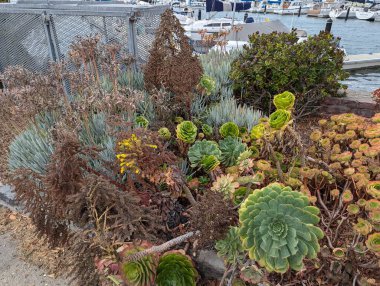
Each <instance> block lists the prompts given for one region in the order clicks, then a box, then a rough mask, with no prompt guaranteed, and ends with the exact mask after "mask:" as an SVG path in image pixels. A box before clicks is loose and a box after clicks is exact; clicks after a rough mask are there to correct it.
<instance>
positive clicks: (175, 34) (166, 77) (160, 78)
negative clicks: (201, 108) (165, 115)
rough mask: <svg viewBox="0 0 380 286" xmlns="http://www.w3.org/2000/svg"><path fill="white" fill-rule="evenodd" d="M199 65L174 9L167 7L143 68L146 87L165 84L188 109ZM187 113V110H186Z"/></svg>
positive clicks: (165, 87) (198, 72) (197, 76)
mask: <svg viewBox="0 0 380 286" xmlns="http://www.w3.org/2000/svg"><path fill="white" fill-rule="evenodd" d="M202 73H203V71H202V67H201V64H200V62H199V60H198V58H197V57H195V56H194V55H193V51H192V48H191V46H190V44H189V39H188V38H187V37H186V36H185V34H184V29H183V28H182V26H181V25H180V23H179V21H178V19H177V18H176V17H175V16H174V14H173V12H172V11H170V10H166V11H165V12H164V13H163V14H162V15H161V23H160V26H159V28H158V30H157V32H156V38H155V40H154V42H153V47H152V49H151V51H150V56H149V60H148V62H147V64H146V67H145V70H144V80H145V85H146V88H147V89H148V90H152V89H158V90H159V89H161V88H164V89H166V90H167V91H170V92H172V93H173V94H174V95H175V96H176V99H177V100H178V102H181V103H183V104H185V106H187V108H188V110H187V111H188V112H189V110H190V104H191V99H192V96H191V94H192V91H193V89H194V88H195V87H196V85H197V84H198V83H199V80H200V78H201V76H202ZM188 114H190V113H188Z"/></svg>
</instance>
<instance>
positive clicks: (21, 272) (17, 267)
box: [0, 207, 70, 286]
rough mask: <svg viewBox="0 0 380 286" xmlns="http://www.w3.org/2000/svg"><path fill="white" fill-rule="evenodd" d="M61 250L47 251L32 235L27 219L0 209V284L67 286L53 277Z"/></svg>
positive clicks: (64, 280)
mask: <svg viewBox="0 0 380 286" xmlns="http://www.w3.org/2000/svg"><path fill="white" fill-rule="evenodd" d="M60 255H61V250H59V249H48V248H47V247H46V246H44V244H43V243H42V241H41V240H40V239H37V238H36V237H35V235H34V229H33V227H32V226H31V224H30V220H29V219H28V218H27V217H25V216H22V215H20V214H18V213H15V212H12V211H10V210H8V209H5V208H3V207H0V285H1V286H47V285H48V286H50V285H54V286H68V285H70V284H69V280H67V279H63V278H56V276H57V274H58V273H59V271H58V270H59V261H60V260H59V256H60Z"/></svg>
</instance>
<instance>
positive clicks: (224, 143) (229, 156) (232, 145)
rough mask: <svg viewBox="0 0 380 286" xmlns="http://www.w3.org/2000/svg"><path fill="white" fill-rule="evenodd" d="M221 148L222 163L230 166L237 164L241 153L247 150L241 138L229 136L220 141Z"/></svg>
mask: <svg viewBox="0 0 380 286" xmlns="http://www.w3.org/2000/svg"><path fill="white" fill-rule="evenodd" d="M219 148H220V151H221V152H222V154H221V157H220V159H221V162H222V164H223V165H225V166H227V167H230V166H233V165H235V164H236V161H237V159H238V158H239V155H240V154H241V153H243V152H244V151H245V149H246V148H247V146H246V145H245V144H244V143H243V142H242V141H241V138H238V137H231V136H228V137H227V138H225V139H223V140H220V141H219Z"/></svg>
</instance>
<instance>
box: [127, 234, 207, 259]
mask: <svg viewBox="0 0 380 286" xmlns="http://www.w3.org/2000/svg"><path fill="white" fill-rule="evenodd" d="M199 233H200V232H199V231H196V232H194V231H191V232H188V233H186V234H184V235H181V236H179V237H176V238H173V239H172V240H169V241H167V242H165V243H163V244H161V245H157V246H152V247H151V248H148V249H145V250H143V251H140V252H137V253H134V254H132V255H129V256H127V257H126V258H125V259H124V261H125V262H131V261H137V260H140V259H141V258H143V257H145V256H147V255H150V254H154V253H161V252H165V251H167V250H168V249H170V248H172V247H173V246H175V245H177V244H180V243H182V242H184V241H186V240H188V239H189V238H190V237H192V236H194V235H197V234H199Z"/></svg>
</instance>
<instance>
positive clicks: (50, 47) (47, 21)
mask: <svg viewBox="0 0 380 286" xmlns="http://www.w3.org/2000/svg"><path fill="white" fill-rule="evenodd" d="M41 17H42V23H43V26H44V31H45V36H46V40H47V45H48V50H49V57H50V59H51V60H52V61H54V62H56V61H57V55H56V53H55V48H54V44H53V37H52V35H51V30H50V16H48V15H47V14H46V11H44V12H43V13H42V15H41Z"/></svg>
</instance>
